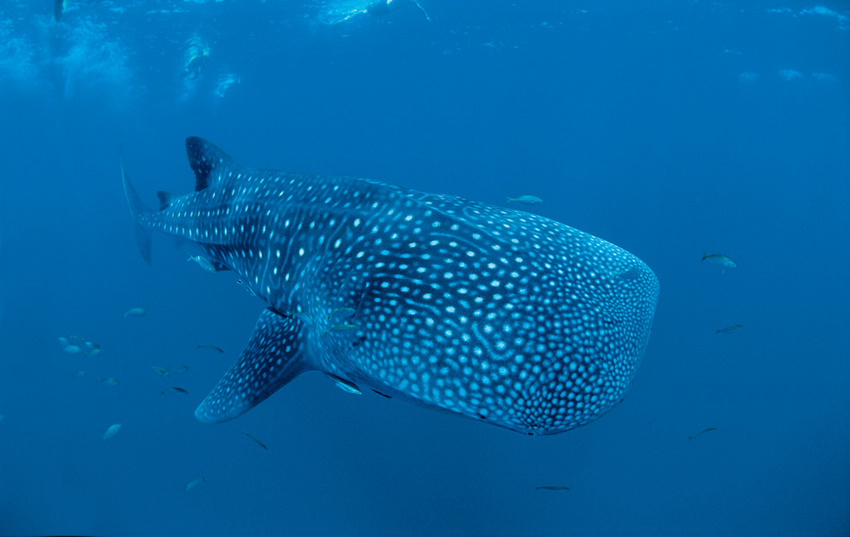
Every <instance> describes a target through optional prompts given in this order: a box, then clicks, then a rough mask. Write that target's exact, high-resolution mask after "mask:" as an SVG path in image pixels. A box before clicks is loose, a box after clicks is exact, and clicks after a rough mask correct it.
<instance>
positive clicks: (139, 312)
mask: <svg viewBox="0 0 850 537" xmlns="http://www.w3.org/2000/svg"><path fill="white" fill-rule="evenodd" d="M144 316H145V310H143V309H142V308H130V309H128V310H127V311H125V312H124V318H125V319H126V318H127V317H144Z"/></svg>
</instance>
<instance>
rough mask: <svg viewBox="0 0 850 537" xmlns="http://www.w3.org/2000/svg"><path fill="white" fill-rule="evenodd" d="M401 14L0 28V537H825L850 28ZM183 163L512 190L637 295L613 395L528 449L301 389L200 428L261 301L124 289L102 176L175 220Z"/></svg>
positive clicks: (453, 190) (848, 410)
mask: <svg viewBox="0 0 850 537" xmlns="http://www.w3.org/2000/svg"><path fill="white" fill-rule="evenodd" d="M422 2H423V4H424V5H423V7H425V8H426V9H427V10H428V12H429V15H430V16H431V19H432V21H431V22H428V21H427V20H425V17H424V16H423V14H422V13H421V12H420V11H419V10H417V9H416V8H415V7H412V6H408V7H405V8H404V9H399V10H398V11H397V12H396V13H394V14H391V15H388V16H387V17H383V18H375V17H371V16H365V15H364V16H357V17H353V18H352V19H351V20H348V21H346V22H344V23H340V24H336V25H329V24H327V22H328V21H329V20H332V19H333V18H334V17H335V16H337V14H338V13H339V12H340V10H343V9H345V8H351V6H355V4H356V2H350V1H347V2H345V3H332V2H325V3H319V4H314V5H295V3H293V2H283V1H280V0H274V1H273V0H267V1H265V2H259V1H250V0H243V1H231V0H225V1H223V2H220V3H212V2H208V3H195V2H158V1H147V0H145V1H141V0H137V1H135V2H129V3H128V2H95V1H90V2H82V1H74V0H69V1H68V6H67V9H66V12H65V14H64V16H63V18H62V20H61V22H59V23H56V22H54V21H53V17H52V6H51V5H50V2H49V1H47V0H45V1H44V2H32V1H23V0H2V1H1V2H0V187H1V188H0V211H2V212H0V345H2V347H1V348H0V349H2V350H0V414H2V416H3V418H2V421H0V534H2V535H32V534H54V533H63V534H69V533H73V534H97V535H181V536H185V535H317V536H320V535H351V536H355V535H358V536H359V535H364V536H399V535H423V536H447V535H470V536H525V535H529V536H537V535H540V536H544V535H636V536H638V535H693V536H700V535H706V536H715V535H747V536H753V535H764V536H782V535H829V536H843V535H848V534H850V419H848V418H850V389H848V381H850V365H848V360H850V313H848V312H850V276H848V274H850V270H849V269H848V267H850V253H848V250H850V248H848V246H850V217H848V214H850V203H849V202H850V93H848V84H850V61H848V58H850V20H848V17H850V7H848V4H847V3H845V2H839V1H831V2H829V4H828V5H827V4H824V5H822V6H820V7H818V6H817V4H810V3H805V2H802V3H801V2H782V3H779V2H777V3H775V4H774V3H759V2H741V3H734V2H732V3H717V2H678V1H677V2H672V1H670V2H630V1H626V0H619V1H601V2H564V1H558V2H555V1H552V0H545V1H538V2H509V1H503V0H497V1H490V2H485V1H477V0H476V1H470V2H449V1H447V0H431V1H427V0H422ZM359 5H360V6H362V3H360V4H359ZM192 39H194V40H195V42H203V43H204V44H205V46H207V47H208V48H209V53H210V55H209V62H208V63H207V65H206V66H205V69H204V71H203V72H202V73H201V75H200V76H199V77H198V78H196V79H194V80H189V79H187V78H186V77H184V76H183V75H182V70H183V67H184V64H185V62H186V57H185V54H186V49H187V47H188V46H189V45H188V44H187V42H188V41H189V40H192ZM228 73H232V74H235V75H237V76H238V77H239V79H240V82H239V83H238V84H234V85H233V86H231V87H230V88H228V89H227V91H226V92H224V96H219V95H216V94H215V90H216V87H217V83H218V80H219V78H220V77H221V76H223V75H225V74H228ZM795 73H796V74H795ZM189 135H199V136H203V137H205V138H208V139H210V140H212V141H214V142H215V143H217V144H218V145H220V146H221V147H223V148H224V149H225V150H226V151H227V152H229V153H230V154H231V155H233V156H234V157H235V158H236V159H237V160H240V161H242V162H244V163H246V164H248V165H252V166H257V167H268V168H280V169H286V170H292V171H305V172H314V173H323V174H341V175H353V176H361V177H370V178H374V179H379V180H383V181H386V182H389V183H394V184H400V185H404V186H407V187H410V188H415V189H417V190H422V191H428V192H440V193H447V194H455V195H460V196H464V197H467V198H470V199H475V200H480V201H485V202H489V203H493V204H503V203H505V200H506V198H507V197H508V196H515V195H518V194H535V195H538V196H540V197H541V198H543V200H544V202H543V203H542V204H541V205H538V206H536V207H534V208H533V209H532V210H534V211H535V212H538V213H539V214H543V215H545V216H548V217H551V218H554V219H557V220H559V221H562V222H564V223H566V224H568V225H571V226H573V227H577V228H579V229H582V230H584V231H588V232H590V233H593V234H595V235H598V236H600V237H602V238H605V239H607V240H609V241H611V242H614V243H615V244H618V245H620V246H622V247H624V248H626V249H628V250H630V251H632V252H634V253H635V254H637V255H638V256H639V257H641V258H642V259H644V260H645V261H646V262H647V263H648V264H649V265H650V266H651V267H652V268H653V269H654V270H655V271H656V273H657V275H658V277H659V279H660V281H661V288H662V293H661V300H660V302H659V306H658V311H657V316H656V321H655V325H654V331H653V335H652V339H651V341H650V345H649V348H648V351H647V354H646V356H645V358H644V362H643V365H642V366H641V369H640V370H639V372H638V375H637V377H636V380H635V383H634V385H633V387H632V388H631V390H630V391H629V392H628V394H627V397H626V399H625V401H624V402H623V403H622V404H621V405H620V406H618V407H617V408H615V409H614V410H613V411H612V412H611V413H610V414H608V415H606V416H605V417H603V418H602V419H601V420H599V421H598V422H595V423H593V424H591V425H589V426H587V427H584V428H582V429H578V430H575V431H572V432H568V433H565V434H561V435H557V436H553V437H539V438H528V437H524V436H521V435H519V434H516V433H513V432H510V431H507V430H502V429H499V428H496V427H492V426H488V425H485V424H481V423H476V422H474V421H472V420H466V419H462V418H458V417H455V416H452V415H448V414H443V413H439V412H434V411H428V410H423V409H420V408H417V407H412V406H407V405H404V404H401V403H398V402H396V401H387V400H385V399H383V398H381V397H379V396H376V395H371V394H370V395H363V396H352V395H349V394H346V393H343V392H342V391H340V390H338V389H336V388H335V387H334V386H333V384H332V383H330V382H328V380H327V379H326V378H325V377H324V376H322V375H320V374H316V373H313V374H308V375H304V376H303V377H300V378H298V379H297V380H296V381H295V382H293V383H292V384H291V385H289V386H287V387H286V388H285V389H283V390H281V391H280V392H279V393H278V394H276V395H275V396H274V397H272V398H271V399H269V400H268V401H267V402H265V403H263V404H262V405H260V406H259V407H257V408H256V409H254V410H252V411H251V412H249V413H248V414H246V415H245V416H243V417H241V418H239V419H238V420H236V421H233V422H228V423H225V424H222V425H204V424H201V423H199V422H197V421H195V419H194V418H193V416H192V411H193V410H194V408H195V406H196V405H197V403H198V402H199V401H200V400H201V399H202V398H203V396H204V395H205V394H206V393H207V391H208V390H210V389H211V388H212V386H213V385H214V384H215V382H216V381H217V379H218V378H219V377H220V376H221V375H222V374H223V372H224V371H225V370H226V369H227V367H229V365H230V364H231V362H232V361H233V360H234V359H235V357H236V356H237V355H238V353H239V351H240V349H241V348H242V346H243V345H244V344H245V342H246V341H247V339H248V337H249V335H250V331H251V329H252V327H253V324H254V321H255V319H256V317H257V315H258V314H259V312H260V311H261V309H262V304H261V303H259V301H258V300H257V299H255V298H252V297H250V296H248V295H247V294H246V293H245V292H244V290H242V289H241V288H240V287H239V286H238V285H237V284H236V283H235V277H234V276H233V275H232V274H229V273H219V274H209V273H205V272H203V271H201V270H200V269H199V268H198V266H197V265H195V264H193V263H187V262H186V261H185V255H184V254H183V253H182V252H181V251H180V250H178V249H174V248H173V247H172V245H171V241H170V240H169V239H164V238H162V237H159V240H156V241H155V248H154V265H153V267H152V268H151V267H148V266H146V265H145V263H144V262H143V261H142V260H141V259H140V257H139V256H138V254H137V252H136V247H135V243H134V240H133V232H132V226H131V223H130V218H129V214H128V211H127V208H126V204H125V200H124V194H123V191H122V189H121V184H120V175H119V167H118V162H119V161H118V153H119V145H120V144H123V148H124V160H125V164H126V168H127V170H128V173H129V174H130V175H131V177H132V178H133V180H134V182H135V183H136V186H137V188H138V189H139V191H140V192H142V193H143V195H144V196H145V197H146V199H147V200H148V201H150V202H151V203H153V199H154V198H153V193H154V192H155V191H156V190H158V189H166V190H171V191H174V192H176V193H184V192H188V191H189V190H191V188H192V185H193V179H192V176H191V171H190V170H189V168H188V166H187V164H186V159H185V155H184V152H183V151H184V150H183V139H184V138H185V137H186V136H189ZM702 250H706V251H708V252H722V253H724V254H726V255H728V256H730V257H732V258H734V259H735V260H736V261H737V262H738V263H739V267H738V268H736V269H733V270H728V271H726V272H725V273H722V272H721V270H720V269H719V268H718V267H715V266H710V265H708V264H707V263H703V262H701V261H700V258H701V252H702ZM131 307H143V308H145V309H146V310H147V315H146V316H145V317H143V318H128V319H125V318H123V317H122V313H123V312H124V311H125V310H127V309H129V308H131ZM734 324H743V325H744V328H743V329H741V330H739V331H738V332H736V333H734V334H718V335H715V333H714V332H715V330H716V329H718V328H721V327H723V326H727V325H734ZM67 335H79V336H83V337H86V338H88V339H90V340H92V341H95V342H97V343H99V344H100V345H101V347H102V353H101V354H100V355H99V356H97V357H83V356H80V355H71V354H67V353H63V352H62V349H61V347H60V346H59V344H58V343H57V337H59V336H67ZM205 343H211V344H215V345H218V346H219V347H221V348H223V349H224V350H225V354H217V353H214V352H212V351H210V350H208V349H198V348H197V347H196V345H198V344H205ZM170 364H185V365H187V366H188V367H189V370H188V371H187V372H184V373H176V374H174V376H173V377H172V378H170V379H162V378H160V377H159V376H158V375H157V374H156V372H155V371H154V370H153V369H152V366H161V367H165V366H168V365H170ZM78 370H82V371H85V372H86V373H87V374H86V376H84V377H80V378H77V377H74V376H73V375H72V373H73V372H75V371H78ZM103 377H114V378H116V379H119V380H120V382H121V383H120V385H118V386H108V385H105V384H102V383H98V382H96V380H95V379H97V378H103ZM172 385H177V386H180V387H182V388H185V389H186V390H188V392H189V393H188V395H181V394H177V393H166V394H165V395H163V396H161V395H160V394H159V391H160V390H164V389H166V388H167V387H168V386H172ZM116 422H120V423H122V424H123V427H122V429H121V430H120V432H119V433H118V435H117V436H116V437H115V438H113V439H111V440H109V441H104V440H103V439H102V438H101V435H102V433H103V431H104V430H105V429H106V428H107V427H108V426H109V425H110V424H112V423H116ZM707 427H714V428H716V430H715V431H713V432H710V433H705V434H703V435H701V436H699V437H697V438H694V439H693V440H690V441H688V440H687V439H688V436H689V435H693V434H695V433H696V432H698V431H700V430H702V429H705V428H707ZM243 431H244V432H249V433H250V434H252V435H253V436H255V437H256V438H258V439H260V440H262V441H263V442H264V443H265V444H266V445H267V446H268V448H269V450H268V451H264V450H263V449H261V448H260V447H259V446H258V445H257V444H255V443H253V442H252V441H251V440H250V439H248V438H246V437H245V436H244V435H243V434H242V432H243ZM202 476H203V477H206V481H204V482H202V483H200V484H198V485H197V486H196V487H195V488H194V489H192V490H191V491H189V492H185V491H184V487H185V486H186V484H187V483H188V482H190V481H192V480H194V479H197V478H200V477H202ZM543 485H559V486H567V487H569V488H570V490H568V491H545V490H535V488H536V487H538V486H543Z"/></svg>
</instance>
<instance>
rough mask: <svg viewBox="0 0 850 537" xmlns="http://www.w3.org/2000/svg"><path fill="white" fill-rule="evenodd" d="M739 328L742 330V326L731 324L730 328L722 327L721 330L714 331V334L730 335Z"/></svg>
mask: <svg viewBox="0 0 850 537" xmlns="http://www.w3.org/2000/svg"><path fill="white" fill-rule="evenodd" d="M741 328H744V325H742V324H733V325H730V326H724V327H723V328H718V329H717V330H715V331H714V333H715V334H732V333H734V332H737V331H738V330H740V329H741Z"/></svg>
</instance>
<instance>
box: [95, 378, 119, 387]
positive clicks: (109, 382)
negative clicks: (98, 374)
mask: <svg viewBox="0 0 850 537" xmlns="http://www.w3.org/2000/svg"><path fill="white" fill-rule="evenodd" d="M97 383H98V384H106V385H107V386H118V385H119V384H121V383H120V382H119V381H118V379H114V378H112V377H106V378H102V379H97Z"/></svg>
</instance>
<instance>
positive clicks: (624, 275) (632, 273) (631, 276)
mask: <svg viewBox="0 0 850 537" xmlns="http://www.w3.org/2000/svg"><path fill="white" fill-rule="evenodd" d="M639 276H640V269H638V268H633V269H629V270H627V271H625V272H621V273H620V274H617V276H615V277H614V279H615V280H620V281H630V280H635V279H637V278H638V277H639Z"/></svg>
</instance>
